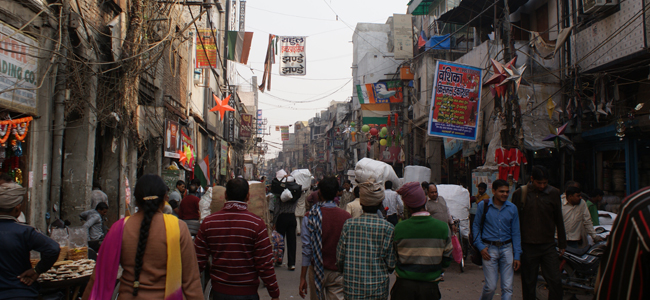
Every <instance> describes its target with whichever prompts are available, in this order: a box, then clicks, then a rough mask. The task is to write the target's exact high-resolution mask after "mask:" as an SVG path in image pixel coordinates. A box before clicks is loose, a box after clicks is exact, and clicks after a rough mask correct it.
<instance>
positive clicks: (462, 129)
mask: <svg viewBox="0 0 650 300" xmlns="http://www.w3.org/2000/svg"><path fill="white" fill-rule="evenodd" d="M482 75H483V73H482V70H481V69H480V68H475V67H471V66H466V65H461V64H456V63H451V62H445V61H438V62H437V63H436V76H435V77H434V83H433V93H432V95H431V110H430V111H429V124H428V131H427V132H428V134H429V135H432V136H440V137H448V138H455V139H463V140H471V141H475V140H476V135H477V129H478V124H479V113H478V112H479V108H480V107H481V97H480V95H481V82H482Z"/></svg>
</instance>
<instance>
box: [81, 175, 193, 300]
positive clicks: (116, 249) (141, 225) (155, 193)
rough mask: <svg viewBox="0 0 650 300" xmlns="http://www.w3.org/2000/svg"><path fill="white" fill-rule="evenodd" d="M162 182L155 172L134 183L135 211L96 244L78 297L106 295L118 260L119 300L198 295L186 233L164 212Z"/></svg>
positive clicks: (103, 298) (104, 299) (177, 299)
mask: <svg viewBox="0 0 650 300" xmlns="http://www.w3.org/2000/svg"><path fill="white" fill-rule="evenodd" d="M166 193H167V187H166V186H165V183H164V181H163V180H162V178H160V177H159V176H157V175H144V176H142V177H141V178H140V179H139V180H138V182H137V183H136V185H135V191H134V196H135V200H136V205H137V206H138V212H137V213H135V214H134V215H133V216H131V217H127V218H125V219H120V220H119V221H117V222H115V224H113V226H112V227H111V230H110V231H109V233H108V234H107V236H106V239H105V240H104V242H103V243H102V247H101V249H100V250H99V255H98V257H97V266H96V267H95V273H94V274H93V276H92V277H91V279H90V281H89V282H88V285H87V286H86V290H85V292H84V295H83V300H87V299H90V300H110V299H111V296H112V294H113V289H114V287H115V279H116V277H117V276H116V275H117V269H118V265H121V266H122V268H123V269H124V271H123V272H122V276H121V277H120V278H119V281H120V288H119V296H118V298H117V299H119V300H127V299H165V300H182V299H188V300H200V299H203V292H202V289H201V280H200V275H199V270H198V263H197V261H196V253H195V251H194V243H193V242H192V237H191V236H190V232H189V230H188V229H187V225H185V223H184V222H182V221H179V220H178V219H177V218H176V217H174V216H172V215H164V214H163V213H162V209H163V207H164V204H165V194H166Z"/></svg>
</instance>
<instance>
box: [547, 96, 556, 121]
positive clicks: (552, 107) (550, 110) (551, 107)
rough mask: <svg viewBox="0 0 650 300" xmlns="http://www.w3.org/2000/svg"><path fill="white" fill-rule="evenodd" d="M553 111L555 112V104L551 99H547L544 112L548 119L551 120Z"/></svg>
mask: <svg viewBox="0 0 650 300" xmlns="http://www.w3.org/2000/svg"><path fill="white" fill-rule="evenodd" d="M554 111H555V102H553V100H551V98H548V101H546V112H547V113H548V118H549V119H553V112H554Z"/></svg>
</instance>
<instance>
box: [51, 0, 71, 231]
mask: <svg viewBox="0 0 650 300" xmlns="http://www.w3.org/2000/svg"><path fill="white" fill-rule="evenodd" d="M61 4H62V6H61V9H62V10H63V12H62V13H61V18H62V20H61V23H60V25H59V26H60V28H59V34H60V35H61V44H62V45H63V47H61V48H60V49H61V50H60V51H61V52H60V53H61V55H60V56H59V61H58V64H59V65H58V67H57V74H56V85H55V86H54V118H53V124H52V180H51V182H50V204H51V206H50V207H53V206H54V205H56V206H57V210H58V212H59V218H64V217H65V216H61V181H62V180H61V177H62V166H63V133H64V131H65V101H66V98H67V94H68V93H67V90H66V74H65V73H66V70H67V68H66V64H67V59H66V57H67V55H68V50H67V49H68V34H67V32H66V31H67V24H68V9H67V8H68V7H67V5H68V3H67V1H66V0H62V1H61Z"/></svg>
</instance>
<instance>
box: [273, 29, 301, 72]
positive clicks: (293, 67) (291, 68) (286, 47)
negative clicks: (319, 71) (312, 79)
mask: <svg viewBox="0 0 650 300" xmlns="http://www.w3.org/2000/svg"><path fill="white" fill-rule="evenodd" d="M306 42H307V37H306V36H282V37H280V63H279V65H280V75H282V76H305V75H307V59H306V56H305V44H306Z"/></svg>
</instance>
